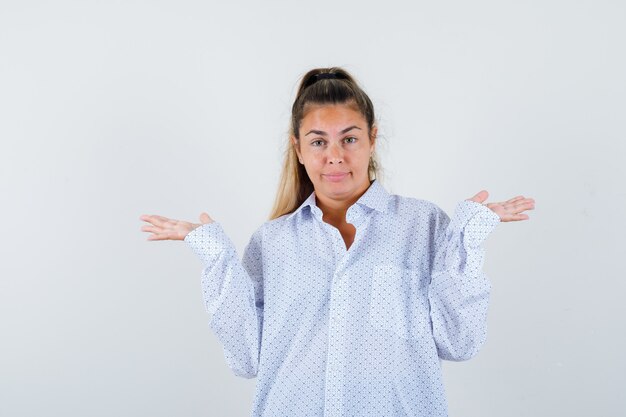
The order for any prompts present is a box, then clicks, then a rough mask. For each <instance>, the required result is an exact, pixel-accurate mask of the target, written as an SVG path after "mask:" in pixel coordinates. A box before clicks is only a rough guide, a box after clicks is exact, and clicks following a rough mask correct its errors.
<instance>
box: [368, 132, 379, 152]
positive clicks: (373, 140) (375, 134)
mask: <svg viewBox="0 0 626 417" xmlns="http://www.w3.org/2000/svg"><path fill="white" fill-rule="evenodd" d="M377 137H378V126H372V129H371V130H370V144H371V153H374V150H375V149H376V138H377Z"/></svg>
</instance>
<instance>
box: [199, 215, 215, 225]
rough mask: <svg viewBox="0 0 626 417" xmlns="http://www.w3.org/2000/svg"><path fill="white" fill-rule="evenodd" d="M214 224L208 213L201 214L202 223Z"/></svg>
mask: <svg viewBox="0 0 626 417" xmlns="http://www.w3.org/2000/svg"><path fill="white" fill-rule="evenodd" d="M212 222H213V219H212V218H211V216H209V215H208V214H207V213H205V212H202V214H200V223H202V224H207V223H212Z"/></svg>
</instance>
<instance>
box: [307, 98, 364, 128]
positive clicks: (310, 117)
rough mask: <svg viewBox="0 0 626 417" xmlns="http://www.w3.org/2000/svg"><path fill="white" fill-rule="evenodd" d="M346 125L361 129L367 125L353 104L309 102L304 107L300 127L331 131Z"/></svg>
mask: <svg viewBox="0 0 626 417" xmlns="http://www.w3.org/2000/svg"><path fill="white" fill-rule="evenodd" d="M347 125H356V126H359V127H361V128H363V129H364V128H365V127H366V126H367V122H366V120H365V117H363V115H362V114H361V112H360V111H359V110H358V108H357V107H356V106H355V105H354V104H351V103H346V104H309V105H307V106H306V108H305V112H304V117H303V118H302V123H301V124H300V128H301V129H302V130H304V129H307V128H308V129H318V130H325V129H328V130H330V131H332V130H342V129H344V128H345V127H346V126H347ZM328 130H326V131H328Z"/></svg>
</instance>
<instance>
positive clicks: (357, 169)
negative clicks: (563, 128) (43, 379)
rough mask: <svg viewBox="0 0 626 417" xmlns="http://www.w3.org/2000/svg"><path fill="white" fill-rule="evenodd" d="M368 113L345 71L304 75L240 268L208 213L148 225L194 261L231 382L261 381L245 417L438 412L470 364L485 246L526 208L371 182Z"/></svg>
mask: <svg viewBox="0 0 626 417" xmlns="http://www.w3.org/2000/svg"><path fill="white" fill-rule="evenodd" d="M376 133H377V127H376V125H375V118H374V109H373V106H372V102H371V101H370V99H369V98H368V96H367V95H366V94H365V92H363V90H362V89H361V88H360V87H359V86H358V85H357V83H356V82H355V81H354V79H353V78H352V77H351V76H350V75H349V74H348V73H347V72H346V71H344V70H342V69H341V68H320V69H314V70H311V71H309V72H308V73H307V74H306V75H305V76H304V78H303V79H302V82H301V84H300V88H299V91H298V94H297V97H296V99H295V102H294V104H293V108H292V120H291V136H290V138H289V141H290V142H289V146H288V150H287V153H286V156H285V162H284V166H283V172H282V177H281V182H280V186H279V189H278V195H277V198H276V202H275V206H274V209H273V212H272V215H271V216H270V220H269V221H267V222H266V223H265V224H263V225H262V226H261V227H260V228H259V229H258V230H257V231H256V232H255V233H254V234H253V236H252V238H251V240H250V243H249V244H248V245H247V247H246V249H245V252H244V254H243V261H239V259H238V257H237V254H236V253H235V249H234V247H233V244H232V243H231V241H230V240H229V239H228V237H227V236H226V235H225V234H224V231H223V230H222V228H221V226H220V225H219V224H218V223H216V222H214V221H213V220H212V219H211V218H210V217H209V215H208V214H206V213H202V214H201V215H200V223H198V224H195V223H190V222H185V221H180V220H172V219H168V218H165V217H162V216H156V215H152V216H149V215H143V216H141V219H142V220H144V221H146V222H149V223H150V224H151V225H146V226H143V227H142V230H143V231H145V232H150V233H152V235H151V236H150V237H149V238H148V240H165V239H173V240H184V241H185V242H186V243H187V244H188V245H189V247H190V248H191V249H192V250H193V251H194V252H195V253H196V254H197V256H198V257H199V258H200V259H201V260H202V261H203V263H204V268H203V270H202V288H203V293H204V300H205V305H206V309H207V312H208V313H209V316H210V327H211V329H212V330H213V331H214V332H215V334H216V335H217V337H218V339H219V340H220V342H221V343H222V345H223V347H224V355H225V358H226V360H227V362H228V365H229V366H230V368H231V369H232V370H233V372H234V373H235V374H236V375H240V376H243V377H246V378H252V377H255V376H256V377H257V385H256V393H255V398H254V404H253V410H252V415H253V416H264V417H269V416H277V417H278V416H280V417H284V416H342V417H345V416H355V417H356V416H358V417H363V416H376V417H379V416H424V417H426V416H427V417H436V416H446V415H447V405H446V399H445V393H444V387H443V384H442V373H441V360H442V359H445V360H452V361H460V360H466V359H469V358H471V357H472V356H474V355H475V354H476V353H477V352H478V350H479V348H480V347H481V345H482V344H483V342H484V340H485V335H486V316H487V306H488V299H489V292H490V283H489V280H488V278H487V277H486V276H485V274H484V273H483V272H482V265H483V255H484V250H483V249H482V247H481V243H482V242H483V241H484V239H485V238H486V237H487V235H488V234H489V233H490V232H491V231H492V230H493V229H494V228H495V226H496V225H497V224H498V223H500V222H509V221H519V220H526V219H528V216H527V215H526V214H524V211H526V210H532V209H533V208H534V200H533V199H531V198H525V197H523V196H517V197H514V198H512V199H510V200H507V201H505V202H501V203H484V202H485V200H486V199H487V197H488V193H487V191H484V190H483V191H481V192H479V193H478V194H476V195H475V196H474V197H472V198H470V199H467V200H464V201H461V202H460V203H459V204H458V205H457V207H456V211H455V213H454V215H453V217H452V218H449V217H448V216H447V215H446V213H445V212H443V211H442V210H441V209H440V208H439V207H438V206H436V205H435V204H433V203H431V202H428V201H425V200H420V199H414V198H407V197H401V196H398V195H392V194H389V193H388V192H387V191H386V190H385V189H384V187H383V186H382V185H381V184H380V183H379V181H378V180H377V179H376V177H377V170H378V167H377V163H376V152H375V150H376Z"/></svg>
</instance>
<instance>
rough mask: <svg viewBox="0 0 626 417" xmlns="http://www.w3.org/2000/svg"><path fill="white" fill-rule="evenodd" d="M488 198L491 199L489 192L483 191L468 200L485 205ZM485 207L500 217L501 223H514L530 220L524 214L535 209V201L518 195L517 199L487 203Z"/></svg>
mask: <svg viewBox="0 0 626 417" xmlns="http://www.w3.org/2000/svg"><path fill="white" fill-rule="evenodd" d="M487 197H489V193H488V192H487V190H482V191H480V192H479V193H478V194H476V195H475V196H474V197H472V198H468V199H467V200H468V201H475V202H477V203H480V204H483V202H484V201H485V200H486V199H487ZM484 205H485V206H487V207H489V208H490V209H491V211H493V212H494V213H496V214H497V215H498V216H500V221H502V222H514V221H519V220H528V215H527V214H524V212H525V211H526V210H534V209H535V200H533V199H532V198H526V197H524V196H523V195H518V196H517V197H513V198H511V199H510V200H507V201H504V202H502V203H486V204H484Z"/></svg>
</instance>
